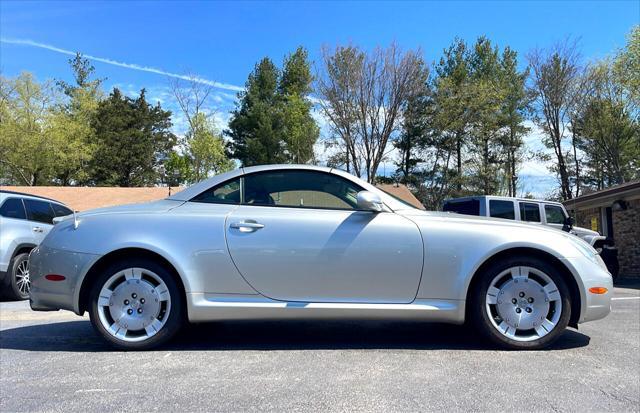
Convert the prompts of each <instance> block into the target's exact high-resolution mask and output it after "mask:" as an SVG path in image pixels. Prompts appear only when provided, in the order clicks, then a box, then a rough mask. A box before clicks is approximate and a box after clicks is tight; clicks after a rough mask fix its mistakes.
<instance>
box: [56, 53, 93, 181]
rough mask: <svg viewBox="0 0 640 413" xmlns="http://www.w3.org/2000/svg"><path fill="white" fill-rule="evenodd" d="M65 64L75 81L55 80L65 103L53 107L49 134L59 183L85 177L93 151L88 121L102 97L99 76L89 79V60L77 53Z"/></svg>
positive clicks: (91, 73)
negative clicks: (57, 154) (54, 145)
mask: <svg viewBox="0 0 640 413" xmlns="http://www.w3.org/2000/svg"><path fill="white" fill-rule="evenodd" d="M69 65H70V66H71V69H72V71H73V77H74V80H75V83H73V84H70V83H67V82H65V81H63V80H58V81H56V84H57V85H58V87H59V88H60V90H61V91H62V93H64V95H66V96H67V102H66V103H65V104H63V105H58V107H56V108H55V109H54V116H53V120H52V129H53V130H52V134H53V135H54V136H56V138H57V139H56V141H57V144H58V147H59V149H60V153H61V157H62V159H61V160H60V162H59V163H58V164H57V165H56V172H55V175H56V178H57V181H58V182H59V183H60V185H70V184H72V183H76V184H78V183H79V184H83V183H85V182H86V180H87V178H88V171H87V165H88V163H89V161H90V159H91V158H92V156H93V151H94V150H95V147H94V145H93V144H92V140H93V134H94V131H93V128H92V127H91V120H92V119H93V117H94V114H95V111H96V110H97V108H98V103H99V101H100V100H101V99H102V90H101V89H100V87H101V86H102V82H103V79H92V77H93V75H94V72H95V68H94V67H93V65H91V63H90V62H89V60H87V59H85V58H83V57H82V55H81V54H80V53H78V54H76V56H75V57H74V58H73V59H69Z"/></svg>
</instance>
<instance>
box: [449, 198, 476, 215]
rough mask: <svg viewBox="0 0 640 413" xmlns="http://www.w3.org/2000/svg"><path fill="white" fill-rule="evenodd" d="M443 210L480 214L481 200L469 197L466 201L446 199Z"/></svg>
mask: <svg viewBox="0 0 640 413" xmlns="http://www.w3.org/2000/svg"><path fill="white" fill-rule="evenodd" d="M442 210H443V211H445V212H447V211H448V212H457V213H458V214H464V215H480V201H479V200H477V199H469V200H466V201H446V202H445V203H444V206H443V207H442Z"/></svg>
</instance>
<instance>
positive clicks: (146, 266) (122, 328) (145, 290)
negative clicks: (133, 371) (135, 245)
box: [90, 259, 184, 350]
mask: <svg viewBox="0 0 640 413" xmlns="http://www.w3.org/2000/svg"><path fill="white" fill-rule="evenodd" d="M90 300H91V301H90V317H91V322H92V323H93V325H94V327H95V328H96V330H97V331H98V332H99V333H100V335H101V336H102V337H104V338H105V339H106V340H107V341H108V342H110V343H111V344H113V345H115V346H116V347H118V348H121V349H127V350H147V349H150V348H153V347H156V346H159V345H161V344H163V343H165V342H167V341H168V340H170V339H171V338H172V337H173V336H174V335H175V334H176V333H177V332H178V330H179V329H180V327H181V324H182V321H183V319H184V317H183V305H184V304H183V298H182V294H181V292H180V289H179V287H178V285H177V284H176V281H175V279H174V278H173V276H172V274H171V273H170V272H169V271H168V270H167V269H166V268H165V267H163V266H162V265H158V264H157V263H155V262H153V261H149V260H142V259H135V260H126V261H124V262H118V263H115V264H113V265H111V266H110V267H109V268H107V269H106V270H105V271H103V272H102V274H100V276H99V277H98V279H97V280H96V282H95V283H94V285H93V288H92V290H91V294H90Z"/></svg>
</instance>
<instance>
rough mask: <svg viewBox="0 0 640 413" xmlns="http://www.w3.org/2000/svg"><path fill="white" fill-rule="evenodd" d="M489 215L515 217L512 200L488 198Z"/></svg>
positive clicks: (506, 217)
mask: <svg viewBox="0 0 640 413" xmlns="http://www.w3.org/2000/svg"><path fill="white" fill-rule="evenodd" d="M489 216H492V217H494V218H505V219H516V213H515V209H514V208H513V201H500V200H497V199H491V200H489Z"/></svg>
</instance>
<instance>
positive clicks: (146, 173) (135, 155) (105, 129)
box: [90, 88, 176, 187]
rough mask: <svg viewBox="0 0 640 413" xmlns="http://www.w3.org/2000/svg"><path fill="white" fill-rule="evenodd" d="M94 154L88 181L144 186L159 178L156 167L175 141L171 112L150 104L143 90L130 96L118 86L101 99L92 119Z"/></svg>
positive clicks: (153, 182)
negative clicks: (123, 93) (171, 130)
mask: <svg viewBox="0 0 640 413" xmlns="http://www.w3.org/2000/svg"><path fill="white" fill-rule="evenodd" d="M92 126H93V128H94V129H95V144H96V146H97V148H96V152H95V155H94V157H93V159H92V161H91V165H90V167H91V177H90V181H91V182H92V183H93V184H95V185H105V186H111V185H116V186H125V187H128V186H144V185H152V184H155V183H156V182H158V181H159V179H158V178H159V176H158V167H159V166H160V165H161V164H162V162H163V161H164V160H165V158H166V157H167V156H168V155H169V153H170V151H171V149H172V148H173V146H174V145H175V143H176V136H175V135H174V134H173V133H171V132H170V128H171V112H169V111H165V110H163V109H162V108H161V107H160V104H157V105H156V106H151V105H149V103H147V101H146V97H145V90H144V89H142V90H141V91H140V95H139V96H138V97H137V98H135V99H133V98H129V97H127V96H124V95H122V93H121V92H120V90H118V89H117V88H114V89H113V92H111V94H110V95H109V97H108V98H107V99H105V100H104V101H102V102H100V104H99V105H98V109H97V111H96V114H95V117H94V119H93V122H92Z"/></svg>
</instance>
